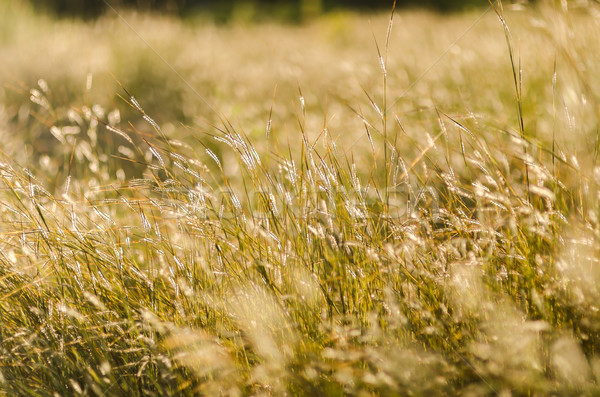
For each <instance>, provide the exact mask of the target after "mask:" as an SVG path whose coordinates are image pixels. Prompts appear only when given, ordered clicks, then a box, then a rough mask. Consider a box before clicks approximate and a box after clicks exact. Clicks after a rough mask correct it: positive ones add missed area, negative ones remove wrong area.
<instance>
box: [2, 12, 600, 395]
mask: <svg viewBox="0 0 600 397" xmlns="http://www.w3.org/2000/svg"><path fill="white" fill-rule="evenodd" d="M585 10H586V12H588V13H589V14H592V15H593V13H597V12H598V10H597V9H596V8H594V6H592V5H590V6H589V7H587V8H586V9H585ZM497 11H498V16H501V17H502V19H503V20H505V21H506V25H504V26H503V25H502V24H501V23H500V22H497V21H496V25H492V24H490V26H496V28H497V29H496V30H495V31H494V35H496V36H498V37H499V39H498V38H497V37H496V38H495V39H494V40H496V41H494V42H493V43H496V42H497V40H500V41H504V40H506V41H504V44H503V45H504V47H497V48H503V50H501V49H495V50H494V51H498V52H500V51H503V52H502V54H503V56H504V57H505V58H504V59H505V61H506V63H505V64H504V65H503V66H501V67H500V66H499V68H504V70H506V71H507V74H506V75H501V74H490V73H489V72H487V71H483V72H481V74H480V75H479V77H480V80H481V85H482V86H486V85H490V86H491V87H493V89H492V91H488V90H486V89H484V88H481V87H473V91H472V92H471V93H462V94H457V93H456V92H455V91H453V89H452V88H453V87H455V85H454V84H455V80H454V79H453V78H451V77H446V78H445V79H444V78H442V76H440V75H436V76H435V79H438V80H436V81H437V82H439V83H443V84H441V85H439V86H432V85H426V87H429V89H431V91H432V93H433V94H432V98H431V100H432V101H434V102H436V101H437V99H438V98H439V99H440V104H439V106H435V107H434V106H431V107H430V106H428V105H427V104H426V103H425V104H424V102H427V101H429V99H427V100H426V99H423V98H419V97H414V96H413V95H415V94H413V93H411V94H410V95H408V94H407V96H406V97H403V99H402V102H399V103H394V100H395V98H397V97H394V93H395V92H396V91H395V88H394V86H393V84H394V83H393V80H394V78H395V77H397V74H401V72H402V70H404V71H406V69H402V70H401V71H398V70H396V71H394V69H393V68H392V67H391V65H390V63H393V56H392V55H389V57H388V54H390V53H391V52H392V50H391V49H392V48H393V41H390V42H388V41H387V40H385V39H384V41H378V42H377V45H376V46H377V48H378V51H379V56H380V60H381V68H380V69H379V70H378V69H377V67H378V66H377V62H375V63H374V64H375V65H376V66H375V67H374V70H376V71H377V73H379V75H378V79H376V80H379V83H377V84H378V85H373V86H372V91H371V89H370V88H371V87H370V86H368V87H364V91H365V92H366V93H367V94H366V95H365V96H366V99H365V98H364V96H363V99H357V98H353V97H352V95H350V96H349V97H347V98H346V101H347V104H348V105H349V106H350V107H351V111H350V113H351V114H353V115H354V116H353V117H354V118H355V119H357V120H358V122H357V123H356V125H357V126H358V127H359V128H360V130H351V129H348V130H343V131H340V130H338V129H337V127H336V124H335V123H333V122H331V123H328V120H329V118H328V116H326V118H325V121H324V122H323V124H322V125H321V126H320V127H319V126H318V124H315V119H316V117H317V116H316V115H315V114H314V112H315V111H317V110H318V109H316V108H315V107H314V104H313V103H311V100H310V98H308V99H307V97H306V96H305V95H304V94H303V93H302V92H303V91H302V88H300V90H299V91H298V90H297V91H296V92H297V93H298V92H299V96H300V99H299V100H297V101H296V103H295V104H294V106H295V107H296V112H295V120H294V121H295V125H294V127H293V128H292V125H291V124H289V123H286V122H285V120H288V118H287V117H288V116H286V115H284V114H283V113H278V112H277V106H278V105H277V104H276V103H275V102H276V101H274V105H273V106H272V108H271V111H270V112H269V114H270V116H269V117H268V118H267V119H265V120H263V122H264V123H266V126H264V125H263V126H264V127H265V128H264V129H263V130H262V131H263V132H262V133H261V134H264V135H262V136H260V137H259V138H255V137H253V136H251V135H256V133H255V132H254V131H253V130H251V131H246V130H245V129H244V128H243V127H242V126H240V125H238V124H241V125H243V123H241V122H240V123H238V122H235V121H232V120H231V119H230V118H228V117H225V116H224V114H225V113H223V112H216V113H215V114H213V115H212V116H211V117H213V118H214V121H215V122H210V123H202V125H194V126H191V127H174V125H175V124H176V123H170V124H168V127H165V123H162V122H156V121H155V120H154V118H153V115H152V112H151V111H147V110H145V108H144V100H143V98H142V97H139V98H138V99H137V100H136V98H135V97H134V96H132V95H131V94H129V92H128V91H122V93H121V94H120V95H121V96H122V97H123V98H124V100H125V101H126V102H127V104H128V105H130V106H127V104H125V105H122V106H123V108H126V109H128V110H121V109H120V108H119V107H115V109H119V110H107V109H111V108H108V107H106V106H101V105H95V106H92V105H89V104H88V105H84V106H79V107H74V106H56V105H53V104H52V102H53V101H52V95H53V94H52V93H53V92H54V91H53V89H54V88H53V86H52V84H51V83H47V82H46V80H40V81H38V84H37V87H36V88H34V89H31V90H30V92H29V94H28V99H29V100H30V101H31V102H32V105H28V106H32V108H33V109H34V114H35V116H36V118H37V119H38V120H41V121H42V123H41V124H42V125H45V127H40V126H39V125H37V127H31V128H34V129H36V128H38V129H40V130H42V132H40V133H44V134H45V136H46V137H47V138H49V139H48V142H49V144H51V145H52V147H51V150H49V151H48V152H47V153H43V154H40V153H38V154H37V157H35V155H33V154H32V153H20V154H19V153H17V155H15V156H12V155H11V156H8V155H4V157H3V158H2V159H1V161H0V212H1V216H0V219H1V220H2V221H1V223H0V232H1V233H2V239H1V242H0V394H5V395H40V396H46V395H47V396H55V395H97V396H110V395H114V396H121V395H203V394H205V395H257V394H261V395H262V394H264V395H286V394H289V395H346V394H347V395H457V394H463V395H477V396H479V395H498V394H500V395H591V394H597V393H599V392H600V388H599V386H598V379H599V377H600V354H599V352H598V347H599V346H600V332H599V330H600V309H599V308H598V304H597V302H598V301H599V300H600V291H599V290H598V287H597V286H598V284H599V281H600V272H599V270H598V258H600V255H599V254H600V253H599V252H598V247H600V241H599V240H600V221H599V218H598V214H599V211H600V206H599V204H598V198H599V197H600V196H599V194H600V167H599V166H597V163H596V160H597V158H596V157H597V151H598V150H597V149H598V135H597V134H598V126H599V125H600V124H599V123H598V109H600V107H599V106H600V102H599V100H598V99H599V97H598V94H600V93H598V92H596V91H595V88H594V87H599V86H600V85H598V77H597V76H599V75H600V74H598V73H595V74H594V73H592V71H594V70H597V69H598V65H600V60H598V59H597V56H595V55H593V54H592V55H589V54H587V53H584V51H585V49H584V47H583V46H582V44H581V43H582V42H583V41H585V40H587V39H590V37H587V36H585V37H584V38H582V39H581V41H579V40H580V39H579V37H580V36H578V35H579V34H584V35H585V34H587V32H590V31H594V30H597V29H598V27H599V25H598V19H594V18H592V17H590V16H589V15H587V14H586V15H584V14H579V13H578V10H577V9H576V10H571V11H569V10H566V9H556V8H553V7H551V6H550V5H547V4H546V5H541V6H540V8H539V9H536V10H526V11H521V13H515V14H511V13H509V12H506V14H505V13H504V11H502V10H501V9H498V10H497ZM534 16H535V18H536V19H535V21H536V23H537V24H538V26H540V27H541V28H540V30H536V34H538V35H539V37H536V39H539V40H546V41H542V43H544V45H545V46H548V45H550V44H549V43H553V44H552V45H554V47H551V48H553V49H554V50H555V52H554V54H555V55H554V59H553V60H552V62H551V65H550V66H548V65H547V64H546V63H544V61H547V60H548V57H547V56H546V54H545V52H546V51H548V50H547V48H548V47H541V48H542V49H540V52H537V53H535V52H534V56H535V55H539V57H540V58H539V59H538V58H536V59H534V60H533V61H531V60H529V59H528V58H527V54H526V53H525V52H524V51H523V50H522V49H521V50H519V47H518V46H517V45H516V43H515V37H516V35H517V34H518V32H519V28H522V25H520V24H519V23H517V22H520V21H523V20H525V21H529V22H531V21H532V20H533V18H534ZM399 17H400V18H403V17H405V15H403V14H400V15H399ZM526 17H529V18H530V19H527V18H526ZM430 18H437V17H436V16H430ZM513 20H514V21H516V22H514V25H513V22H512V21H513ZM549 21H553V22H552V23H557V21H558V22H559V23H561V24H562V25H561V26H562V27H563V30H544V26H546V27H547V26H550V25H544V24H549V23H550V22H549ZM514 26H516V27H517V28H516V29H513V27H514ZM391 27H392V25H390V29H391ZM396 28H397V26H394V29H396ZM444 28H447V25H444ZM503 28H504V29H505V32H504V33H505V34H506V35H505V36H503V31H502V29H503ZM294 29H296V28H294ZM581 32H583V33H581ZM294 34H295V33H294ZM488 34H490V35H491V34H492V33H488ZM391 35H392V33H390V32H389V31H388V33H387V37H388V38H390V37H392V38H393V36H391ZM563 35H567V36H568V37H571V39H570V43H572V45H566V43H567V41H565V40H564V39H565V37H563ZM594 37H600V36H594ZM390 43H391V44H390ZM507 43H508V48H509V49H510V54H512V55H511V56H510V57H509V55H508V52H507V51H506V45H507ZM526 45H527V46H528V45H531V42H528V43H526ZM494 48H496V47H494ZM464 51H467V50H464ZM588 55H589V56H588ZM426 56H430V54H428V53H427V54H426ZM465 57H466V58H460V59H461V60H462V61H461V62H462V64H461V65H462V66H461V67H463V68H466V69H464V70H465V71H467V70H473V69H472V68H471V67H470V66H468V62H469V61H468V60H467V58H468V54H467V55H465ZM521 57H522V59H521ZM510 59H512V63H511V62H510ZM536 61H538V62H540V65H541V66H540V67H542V69H543V70H545V71H547V70H548V69H550V70H551V73H550V75H549V78H548V79H545V78H544V76H543V73H542V75H534V76H533V77H532V78H531V80H535V81H533V82H531V80H528V78H527V76H528V69H525V68H524V67H523V66H525V65H526V64H527V63H528V62H536ZM407 73H408V72H407ZM457 73H458V75H459V76H458V77H459V79H461V78H462V79H466V80H468V79H472V78H473V76H463V75H462V74H461V73H462V72H457ZM531 73H533V72H531ZM461 76H462V77H461ZM483 77H485V79H483ZM546 77H548V76H546ZM435 79H434V80H435ZM511 79H512V80H511ZM536 79H537V80H536ZM468 81H472V80H468ZM309 83H310V81H309V82H302V84H309ZM124 86H125V88H127V87H126V86H127V84H126V83H124ZM507 87H508V88H507ZM478 90H481V91H480V92H481V94H482V95H481V98H483V99H485V100H489V103H471V102H470V100H469V99H468V98H467V97H469V96H470V95H471V94H472V93H474V92H478ZM511 90H512V94H511V95H508V92H509V91H511ZM271 95H272V94H271ZM295 95H298V94H295ZM452 95H463V96H462V97H457V98H456V99H453V98H452V97H451V96H452ZM413 99H414V100H413ZM536 99H537V100H538V101H539V102H536ZM269 100H270V97H269ZM354 100H356V101H357V102H356V103H353V102H352V101H354ZM404 101H410V102H409V104H408V105H407V104H406V103H405V102H404ZM409 105H410V106H413V107H414V109H413V111H402V110H403V109H404V110H406V109H405V108H404V107H406V106H409ZM11 106H13V105H11V104H8V105H7V109H8V110H7V113H8V114H13V113H11V112H12V110H11V109H12V107H11ZM20 106H24V105H20ZM240 106H242V107H243V104H242V105H240ZM336 106H340V102H336V103H334V104H332V107H334V108H335V107H336ZM461 106H463V107H464V108H463V110H460V108H461ZM494 108H495V109H500V110H502V111H504V110H506V114H504V113H502V112H500V113H498V112H494V111H492V109H494ZM273 109H275V110H273ZM465 109H466V110H465ZM475 111H476V112H475ZM509 111H510V113H508V112H509ZM126 112H131V114H133V115H132V116H130V117H131V119H124V118H123V117H122V116H121V113H126ZM17 113H18V112H17ZM278 115H279V116H281V117H282V119H283V120H284V121H279V120H278V118H277V117H278ZM254 122H255V123H258V121H257V120H254ZM30 124H31V125H34V124H35V123H33V122H31V121H30V120H25V119H24V118H23V119H21V120H17V119H15V118H9V120H8V121H6V120H5V128H6V129H7V130H8V129H9V128H15V125H18V126H21V127H23V126H24V125H30ZM315 125H317V128H315ZM341 125H344V126H352V123H351V122H346V121H344V122H342V124H341ZM337 126H339V125H337ZM44 128H45V130H44ZM265 130H266V133H265ZM355 139H357V140H355ZM13 142H14V141H13ZM283 142H285V143H283ZM357 142H358V143H357ZM9 143H10V141H8V140H7V141H6V144H9ZM36 143H39V142H36ZM50 153H53V154H58V155H57V156H55V155H52V156H51V155H50ZM28 156H32V157H28ZM32 164H33V165H32ZM38 165H39V166H38Z"/></svg>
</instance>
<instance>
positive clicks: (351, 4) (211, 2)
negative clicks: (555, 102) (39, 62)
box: [30, 0, 487, 18]
mask: <svg viewBox="0 0 600 397" xmlns="http://www.w3.org/2000/svg"><path fill="white" fill-rule="evenodd" d="M30 2H31V3H32V4H33V5H34V6H35V7H39V8H42V9H44V10H45V11H50V12H53V13H56V14H58V15H63V16H82V17H88V18H89V17H95V16H98V15H101V14H102V13H103V12H105V11H106V10H107V8H108V7H107V5H106V3H105V1H104V0H30ZM106 2H107V3H108V4H110V5H111V6H113V7H123V6H125V7H135V8H138V9H146V10H148V9H151V10H159V11H163V12H164V11H166V12H172V13H185V12H189V11H192V10H204V11H208V12H218V13H221V14H223V13H227V12H228V10H232V9H233V8H234V7H235V6H236V5H237V4H240V3H245V2H251V3H253V4H254V5H256V6H257V7H261V9H264V10H267V11H268V10H269V8H277V7H285V8H286V9H287V10H290V12H292V13H294V12H296V14H297V16H298V17H299V18H301V17H302V14H303V13H304V12H305V11H306V10H311V11H312V12H315V11H316V12H321V11H329V10H332V9H336V8H350V9H359V10H377V9H383V10H385V9H391V7H392V4H393V0H106ZM486 4H487V0H397V6H398V7H404V6H423V7H429V8H434V9H437V10H441V11H451V10H456V9H460V8H464V7H468V6H477V5H482V6H485V5H486Z"/></svg>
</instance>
